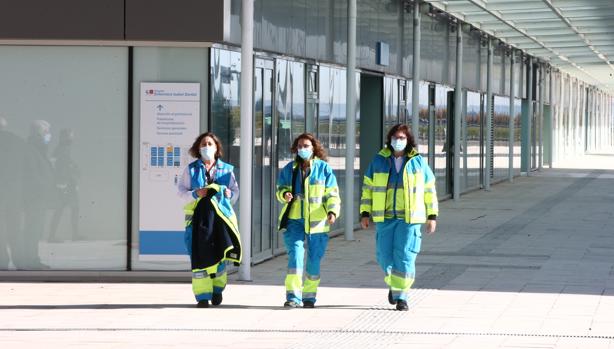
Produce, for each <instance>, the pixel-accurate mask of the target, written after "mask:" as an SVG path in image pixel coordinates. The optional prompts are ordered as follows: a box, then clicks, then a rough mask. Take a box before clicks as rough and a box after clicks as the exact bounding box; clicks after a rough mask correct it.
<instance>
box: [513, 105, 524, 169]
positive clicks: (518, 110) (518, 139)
mask: <svg viewBox="0 0 614 349" xmlns="http://www.w3.org/2000/svg"><path fill="white" fill-rule="evenodd" d="M514 113H515V115H514V154H513V157H514V158H513V164H514V175H515V176H519V175H520V170H521V161H520V159H521V158H520V154H521V146H522V100H521V99H520V98H514Z"/></svg>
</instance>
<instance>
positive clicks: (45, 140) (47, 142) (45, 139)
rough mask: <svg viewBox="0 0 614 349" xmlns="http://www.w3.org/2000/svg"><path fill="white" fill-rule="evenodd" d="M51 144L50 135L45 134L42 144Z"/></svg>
mask: <svg viewBox="0 0 614 349" xmlns="http://www.w3.org/2000/svg"><path fill="white" fill-rule="evenodd" d="M49 142H51V133H45V135H44V136H43V143H45V144H49Z"/></svg>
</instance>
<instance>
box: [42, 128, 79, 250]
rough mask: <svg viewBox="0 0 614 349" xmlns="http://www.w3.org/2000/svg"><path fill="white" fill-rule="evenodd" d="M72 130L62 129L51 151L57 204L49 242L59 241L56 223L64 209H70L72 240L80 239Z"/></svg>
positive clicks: (76, 172)
mask: <svg viewBox="0 0 614 349" xmlns="http://www.w3.org/2000/svg"><path fill="white" fill-rule="evenodd" d="M73 140H74V132H73V131H72V130H71V129H67V128H65V129H62V130H61V131H60V139H59V142H58V145H57V147H56V148H55V150H54V151H53V159H54V160H55V166H54V169H55V187H56V191H57V205H56V207H55V209H54V211H53V217H52V219H51V231H50V233H49V241H50V242H60V241H62V240H61V239H59V238H58V236H57V231H58V225H59V224H60V220H61V219H62V214H63V213H64V211H65V209H68V210H69V211H70V226H71V234H72V235H71V236H72V240H82V239H83V237H82V236H81V235H80V234H79V185H78V182H79V178H80V176H81V173H80V170H79V166H77V163H76V162H75V161H74V159H73V158H72V145H73Z"/></svg>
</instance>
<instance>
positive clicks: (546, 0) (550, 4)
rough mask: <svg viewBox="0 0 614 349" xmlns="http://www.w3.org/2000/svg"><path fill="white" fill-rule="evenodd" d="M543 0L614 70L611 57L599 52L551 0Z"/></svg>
mask: <svg viewBox="0 0 614 349" xmlns="http://www.w3.org/2000/svg"><path fill="white" fill-rule="evenodd" d="M542 2H543V3H544V4H546V6H548V7H549V8H550V9H551V10H552V12H554V14H556V15H557V16H558V17H559V18H560V19H561V21H563V23H565V24H566V25H567V26H568V27H569V28H570V29H571V30H573V31H574V33H576V35H578V36H579V37H580V38H581V39H582V41H584V43H585V44H586V46H587V47H588V48H590V49H591V50H592V51H593V53H594V54H595V56H597V58H599V59H601V60H602V61H604V62H605V63H606V64H607V65H608V66H610V68H612V70H614V66H613V65H612V64H610V61H609V59H608V58H607V57H606V56H605V55H604V54H603V53H601V52H599V50H597V49H596V48H595V47H594V46H592V45H591V42H590V40H589V39H588V38H587V37H586V35H584V34H583V33H581V32H580V31H579V30H578V28H576V27H575V26H574V25H573V24H571V22H570V21H569V19H568V18H567V17H565V16H564V15H563V13H561V11H560V10H559V9H558V8H557V7H556V6H554V5H553V4H552V1H551V0H542ZM606 29H608V30H610V31H611V29H610V28H606Z"/></svg>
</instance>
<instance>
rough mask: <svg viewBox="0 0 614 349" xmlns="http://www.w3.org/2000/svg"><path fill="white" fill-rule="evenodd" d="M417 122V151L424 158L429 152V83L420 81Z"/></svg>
mask: <svg viewBox="0 0 614 349" xmlns="http://www.w3.org/2000/svg"><path fill="white" fill-rule="evenodd" d="M419 93H420V95H419V104H420V106H419V108H418V115H419V122H420V126H419V127H418V135H417V136H416V135H414V137H416V142H417V143H418V151H419V152H420V154H422V156H424V157H425V158H426V157H428V154H429V151H430V149H429V139H428V136H429V125H430V122H429V109H430V108H429V85H428V83H425V82H420V91H419Z"/></svg>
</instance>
